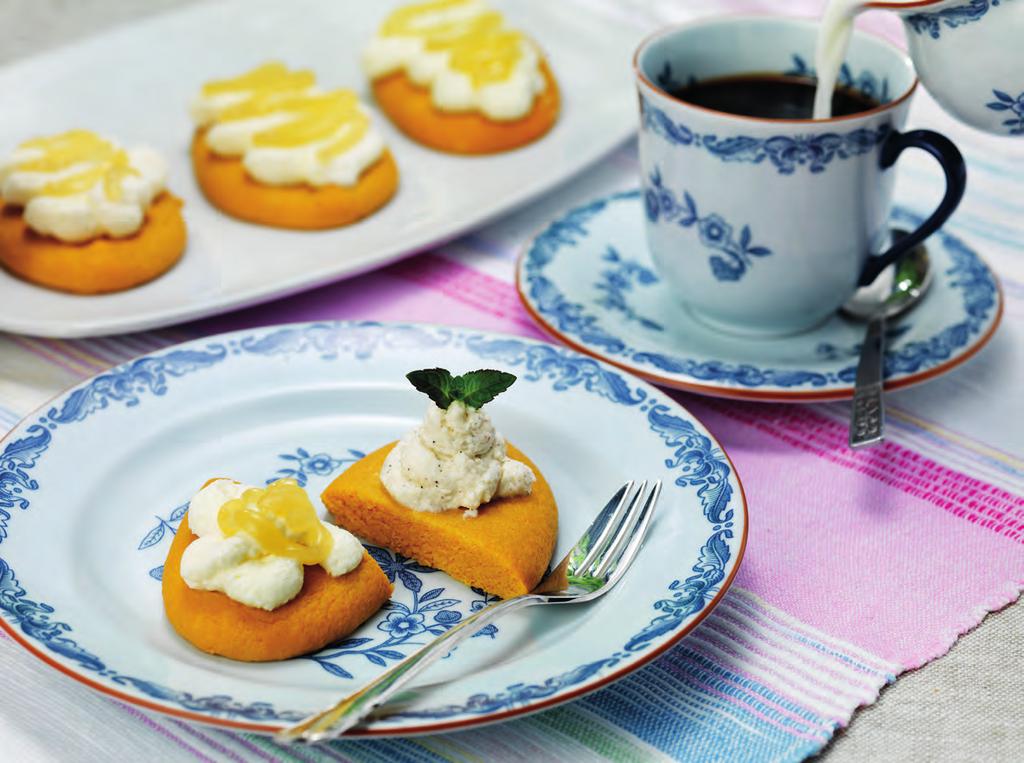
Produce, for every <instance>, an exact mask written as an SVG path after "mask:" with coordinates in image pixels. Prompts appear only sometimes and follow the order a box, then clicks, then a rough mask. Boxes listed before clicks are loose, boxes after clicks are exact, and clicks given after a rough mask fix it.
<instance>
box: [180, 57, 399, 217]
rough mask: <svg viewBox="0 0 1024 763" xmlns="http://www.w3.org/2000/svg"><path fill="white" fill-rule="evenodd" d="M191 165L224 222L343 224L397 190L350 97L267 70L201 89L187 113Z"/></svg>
mask: <svg viewBox="0 0 1024 763" xmlns="http://www.w3.org/2000/svg"><path fill="white" fill-rule="evenodd" d="M191 113H192V118H193V121H194V122H195V124H196V131H195V135H194V136H193V140H192V165H193V168H194V170H195V174H196V178H197V179H198V181H199V185H200V187H201V188H202V189H203V193H204V194H206V197H207V198H208V199H209V200H210V201H211V202H212V203H213V204H214V205H215V206H216V207H218V208H220V209H221V210H223V211H224V212H227V213H228V214H230V215H232V216H234V217H237V218H240V219H242V220H247V221H249V222H255V223H260V224H263V225H272V226H278V227H283V228H299V229H318V228H334V227H338V226H342V225H348V224H350V223H353V222H355V221H357V220H360V219H362V218H364V217H366V216H367V215H370V214H372V213H373V212H375V211H376V210H378V209H379V208H380V207H382V206H383V205H384V204H386V203H387V201H388V200H389V199H390V198H391V197H392V196H393V195H394V193H395V191H396V189H397V188H398V168H397V166H396V165H395V161H394V159H393V158H392V156H391V152H390V151H389V150H388V148H387V145H386V144H385V142H384V139H383V138H382V137H381V135H380V133H379V132H378V131H377V130H376V129H375V128H374V126H373V123H372V120H371V118H370V114H369V112H368V111H367V110H366V108H365V107H364V106H363V105H362V104H361V103H360V102H359V99H358V98H357V96H356V94H355V93H354V92H352V91H351V90H344V89H339V90H323V89H321V88H320V87H318V86H317V84H316V78H315V76H314V75H313V73H312V72H309V71H304V70H291V69H289V68H288V67H286V66H285V65H284V64H282V63H279V62H270V63H267V64H264V65H262V66H259V67H257V68H255V69H253V70H251V71H249V72H246V73H244V74H242V75H240V76H237V77H233V78H230V79H223V80H216V81H213V82H208V83H206V84H205V85H203V87H202V89H201V91H200V92H199V94H198V95H197V96H196V98H195V99H194V100H193V102H192V105H191Z"/></svg>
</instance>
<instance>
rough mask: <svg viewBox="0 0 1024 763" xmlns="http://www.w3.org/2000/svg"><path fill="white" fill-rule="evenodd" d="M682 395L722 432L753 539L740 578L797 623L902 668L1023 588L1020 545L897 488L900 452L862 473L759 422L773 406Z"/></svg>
mask: <svg viewBox="0 0 1024 763" xmlns="http://www.w3.org/2000/svg"><path fill="white" fill-rule="evenodd" d="M680 398H681V399H682V400H683V402H684V404H685V405H687V407H689V408H690V409H691V410H692V411H693V412H694V413H695V414H696V415H697V416H698V417H700V418H701V419H702V420H703V421H704V422H705V424H707V426H708V427H709V428H710V429H711V431H712V432H713V433H714V434H715V435H716V436H717V437H719V438H720V439H721V441H722V443H723V445H724V446H725V448H726V449H727V450H728V452H729V455H730V457H731V458H732V460H733V462H734V463H735V465H736V469H737V471H738V472H739V474H740V475H741V477H742V479H743V484H744V487H745V489H746V492H747V500H748V503H749V505H750V510H751V518H750V536H749V540H748V552H747V556H746V559H745V561H744V564H743V566H742V567H741V568H740V572H739V575H738V576H737V581H736V582H737V583H738V584H739V585H741V586H743V587H745V588H747V589H749V590H751V591H754V592H755V593H757V594H758V595H759V596H761V597H762V598H764V599H765V600H766V601H768V602H769V603H771V604H773V605H774V606H776V607H779V608H780V609H782V610H783V611H785V612H787V613H788V614H790V615H792V616H794V617H796V618H797V619H799V620H801V621H803V622H805V623H807V624H809V625H813V626H815V627H817V628H819V629H820V630H822V631H824V632H826V633H829V634H831V635H833V636H836V637H838V638H842V639H844V640H846V641H849V642H851V643H853V644H856V645H857V646H860V647H861V648H864V649H867V650H869V651H870V652H872V653H874V654H877V655H879V656H880V657H883V658H885V659H887V660H891V661H893V662H895V663H897V664H898V665H899V666H901V667H902V668H903V669H909V668H913V667H918V666H920V665H922V664H924V663H925V662H927V661H929V660H931V659H934V658H935V657H937V656H939V655H941V654H944V653H945V652H946V651H947V650H948V649H949V647H950V646H951V645H952V644H953V642H954V641H955V640H956V637H957V636H958V635H960V634H961V633H963V632H965V631H967V630H969V629H970V628H973V627H974V626H975V625H977V623H978V622H979V621H980V620H981V618H982V616H983V615H984V613H985V612H987V611H991V610H994V609H999V608H1001V607H1003V606H1005V605H1007V604H1009V603H1010V602H1012V601H1014V600H1015V599H1016V598H1017V596H1018V592H1019V591H1020V590H1021V588H1022V587H1024V551H1022V550H1021V546H1020V544H1019V543H1018V542H1016V541H1015V540H1012V539H1010V538H1007V537H1004V536H1003V535H1001V534H999V533H998V532H993V531H992V530H991V529H987V528H984V527H981V526H979V525H978V524H972V523H970V522H964V521H963V520H962V519H961V518H960V517H959V516H957V515H956V514H954V513H953V512H951V511H936V510H935V509H936V505H935V504H934V503H933V502H932V501H931V500H929V497H927V496H925V497H922V496H921V495H918V494H915V492H914V491H910V490H905V489H902V487H899V486H906V485H908V484H909V483H908V482H907V481H906V478H905V477H904V476H899V477H894V478H892V479H887V478H886V477H887V475H889V474H890V473H896V474H901V473H902V470H903V466H902V465H901V463H900V460H901V459H902V458H903V457H904V456H905V455H906V454H903V453H899V452H898V451H893V450H892V449H889V448H883V449H881V450H877V451H875V453H874V454H873V455H870V456H865V458H871V459H872V463H873V468H872V470H871V473H870V474H869V473H867V472H866V471H865V470H860V469H855V468H850V467H849V466H848V465H846V464H844V463H842V462H841V460H840V459H830V458H821V457H807V455H801V454H807V453H808V452H809V451H808V449H807V448H803V447H799V444H798V442H797V441H798V440H799V435H798V434H797V432H798V431H799V430H794V431H791V432H789V433H788V434H787V437H784V438H783V437H780V436H779V435H778V431H777V427H776V426H775V425H774V424H771V425H768V424H765V422H773V421H775V419H777V418H779V416H781V415H782V414H780V413H776V412H773V408H780V406H763V407H756V406H743V405H739V406H737V405H735V404H733V403H722V402H718V401H715V402H709V401H707V400H699V399H697V398H694V397H689V396H683V395H680ZM736 410H741V411H743V413H742V414H734V411H736ZM793 410H794V409H788V411H789V412H790V413H791V415H792V416H793V417H796V419H799V418H800V417H801V416H803V415H812V414H810V413H809V412H804V413H803V414H800V413H797V412H793ZM758 411H762V415H761V416H757V415H756V413H757V412H758ZM794 446H796V447H795V448H794ZM816 447H818V446H816ZM894 453H895V454H896V455H895V456H894V455H893V454H894ZM815 455H816V456H817V453H815ZM858 457H859V456H858ZM936 468H937V469H941V467H938V466H936ZM865 476H869V477H872V478H871V479H865ZM947 476H949V477H950V478H951V479H952V478H953V477H954V476H955V473H952V472H950V474H949V475H947ZM921 492H927V491H924V490H922V491H921ZM980 492H984V493H985V494H986V495H993V494H995V493H996V491H995V489H994V488H990V487H986V488H985V489H984V490H983V491H980ZM1015 498H1016V497H1014V496H1009V495H1008V497H1007V500H1008V502H1010V499H1015ZM821 539H826V540H825V541H824V542H822V540H821Z"/></svg>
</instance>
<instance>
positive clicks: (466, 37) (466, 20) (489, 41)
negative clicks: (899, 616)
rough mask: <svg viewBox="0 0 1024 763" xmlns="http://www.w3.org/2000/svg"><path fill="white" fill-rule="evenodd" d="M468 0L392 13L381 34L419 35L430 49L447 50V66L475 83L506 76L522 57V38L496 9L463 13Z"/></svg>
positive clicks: (449, 0) (437, 2)
mask: <svg viewBox="0 0 1024 763" xmlns="http://www.w3.org/2000/svg"><path fill="white" fill-rule="evenodd" d="M474 6H475V4H474V3H471V2H467V0H433V1H432V2H427V3H418V4H416V5H411V6H406V7H404V8H400V9H398V10H397V11H395V12H394V13H393V14H391V16H389V17H388V19H387V20H386V21H385V22H384V25H383V26H382V27H381V31H380V33H381V35H382V36H384V37H418V38H420V39H422V40H423V44H424V47H425V48H426V49H427V50H428V51H432V52H447V53H448V54H449V59H448V63H449V66H450V67H451V68H452V69H454V70H455V71H457V72H460V73H462V74H465V75H466V76H467V77H469V79H470V81H471V82H472V83H473V86H474V87H481V86H483V85H488V84H492V83H495V82H503V81H505V80H506V79H508V78H509V77H510V76H511V74H512V72H513V70H514V69H515V67H516V64H518V63H519V61H520V59H521V58H522V46H523V43H524V41H525V39H526V38H525V36H524V35H523V34H522V33H521V32H518V31H515V30H511V29H505V28H504V19H503V18H502V15H501V14H500V13H498V12H497V11H492V10H486V11H484V12H482V13H475V14H473V15H464V14H459V13H457V12H458V10H459V9H460V8H463V7H464V8H467V9H472V8H474Z"/></svg>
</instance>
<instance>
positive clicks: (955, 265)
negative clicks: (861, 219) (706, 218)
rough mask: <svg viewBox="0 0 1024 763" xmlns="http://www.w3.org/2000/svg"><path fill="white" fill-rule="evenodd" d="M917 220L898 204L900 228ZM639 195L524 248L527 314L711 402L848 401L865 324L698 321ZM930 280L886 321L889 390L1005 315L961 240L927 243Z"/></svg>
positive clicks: (629, 194)
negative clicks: (785, 326)
mask: <svg viewBox="0 0 1024 763" xmlns="http://www.w3.org/2000/svg"><path fill="white" fill-rule="evenodd" d="M921 220H922V216H921V215H918V214H917V213H916V212H914V211H911V210H909V209H906V208H903V207H896V208H895V209H894V211H893V213H892V218H891V224H892V226H893V227H894V228H910V229H913V228H915V227H917V226H918V225H919V224H920V222H921ZM643 221H644V213H643V198H642V196H641V192H640V191H639V190H634V191H624V192H620V193H616V194H613V195H611V196H606V197H602V198H599V199H596V200H594V201H592V202H590V203H588V204H586V205H584V206H581V207H578V208H576V209H573V210H572V211H570V212H568V213H567V214H565V215H563V216H562V217H560V218H559V219H557V220H555V221H554V222H552V223H551V224H550V225H548V226H547V227H546V228H544V229H543V230H542V231H541V232H540V233H538V234H537V235H536V236H535V237H534V238H533V239H532V240H530V241H529V242H527V244H526V246H525V248H524V250H523V253H522V255H521V256H520V259H519V264H518V268H517V274H516V281H517V287H518V290H519V296H520V298H521V299H522V301H523V304H524V305H525V307H526V309H527V311H528V312H529V313H530V315H531V316H532V317H533V318H534V319H535V320H536V321H537V322H538V323H539V324H540V325H541V326H542V327H543V328H544V329H545V331H547V332H548V333H550V334H551V335H553V336H554V337H556V338H557V339H559V340H560V341H562V342H564V343H565V344H567V345H569V346H571V347H573V348H575V349H577V350H579V351H581V352H584V353H587V354H589V355H592V356H594V357H597V358H600V359H601V360H604V361H607V362H609V363H612V364H614V365H617V366H619V367H620V368H623V369H626V370H628V371H630V372H632V373H634V374H636V375H638V376H641V377H643V378H645V379H647V380H648V381H651V382H654V383H655V384H659V385H662V386H665V387H672V388H676V389H682V390H686V391H689V392H696V393H699V394H704V395H711V396H715V397H724V398H734V399H742V400H763V401H766V402H772V401H773V402H812V401H826V400H843V399H848V398H850V397H852V396H853V382H854V377H855V375H856V368H857V360H858V357H859V354H860V347H861V343H862V342H863V338H864V331H865V324H864V323H861V322H858V321H855V320H851V319H847V318H844V317H841V316H840V315H838V314H837V315H834V316H833V317H832V318H830V319H829V320H827V321H826V322H825V323H823V324H821V325H819V326H817V327H815V328H813V329H811V330H809V331H805V332H803V333H800V334H796V335H792V336H785V337H777V338H776V337H772V338H765V337H743V336H737V335H734V334H727V333H723V332H721V331H718V330H715V329H713V328H710V327H708V326H707V325H706V324H704V323H702V322H700V321H699V320H697V319H696V318H694V317H693V316H692V315H691V314H690V313H689V312H688V311H687V309H686V308H685V307H684V306H683V305H682V304H681V303H680V302H679V301H678V299H677V298H676V296H675V295H674V294H673V293H672V291H671V289H670V288H669V286H668V285H667V284H666V283H664V282H663V281H662V280H661V278H660V277H659V276H658V272H657V270H656V269H655V266H654V263H653V261H652V259H651V256H650V253H649V252H648V250H647V243H646V239H645V236H644V222H643ZM926 246H927V248H928V253H929V256H930V257H931V262H932V267H933V268H934V274H935V278H934V281H933V284H932V287H931V289H930V290H929V292H928V293H927V294H926V295H925V297H924V299H922V301H921V303H920V304H919V305H918V306H917V307H915V308H914V309H913V310H912V311H910V312H909V313H907V314H906V315H905V316H903V317H901V318H899V319H896V320H893V321H890V323H889V325H888V330H887V347H886V355H885V379H886V382H885V383H886V389H898V388H902V387H907V386H910V385H913V384H918V383H920V382H924V381H927V380H928V379H932V378H934V377H936V376H938V375H940V374H943V373H946V372H947V371H950V370H952V369H953V368H955V367H957V366H959V365H960V364H961V363H963V362H965V361H966V360H967V359H968V358H970V357H971V356H972V355H974V353H976V352H977V351H978V350H980V349H981V348H982V347H983V346H984V345H985V343H986V342H988V340H989V339H990V338H991V336H992V334H993V333H994V332H995V330H996V327H997V326H998V324H999V320H1000V318H1001V316H1002V310H1003V299H1002V293H1001V291H1000V288H999V283H998V281H997V280H996V278H995V276H994V275H993V273H992V271H991V270H990V269H989V268H988V266H987V265H986V264H985V262H984V261H983V260H982V259H981V258H980V257H979V256H978V255H977V253H975V251H974V250H973V249H972V248H971V247H970V246H969V245H968V244H966V243H965V242H963V241H962V240H961V239H960V238H959V237H957V236H955V235H954V234H952V233H950V232H948V231H946V230H941V231H939V232H938V233H936V234H935V235H934V236H932V237H931V238H930V239H928V241H927V243H926Z"/></svg>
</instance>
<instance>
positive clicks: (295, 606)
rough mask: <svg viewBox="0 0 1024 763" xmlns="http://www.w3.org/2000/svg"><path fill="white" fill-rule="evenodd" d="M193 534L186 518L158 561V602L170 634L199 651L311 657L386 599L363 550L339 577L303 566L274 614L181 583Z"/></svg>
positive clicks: (386, 590) (382, 581)
mask: <svg viewBox="0 0 1024 763" xmlns="http://www.w3.org/2000/svg"><path fill="white" fill-rule="evenodd" d="M196 537H197V536H195V535H193V534H192V531H191V530H189V527H188V515H187V514H186V515H185V518H184V519H183V520H182V522H181V527H180V528H179V529H178V532H177V534H176V535H175V536H174V542H173V543H172V544H171V549H170V551H169V552H168V554H167V561H166V562H165V563H164V574H163V598H164V610H165V611H166V613H167V619H168V620H169V621H170V623H171V625H172V626H174V630H176V631H177V632H178V634H179V635H181V636H182V637H183V638H184V639H186V640H187V641H189V642H191V643H192V644H193V645H194V646H196V647H197V648H199V649H201V650H202V651H204V652H209V653H211V654H218V655H221V656H224V657H230V658H231V659H233V660H245V661H249V662H262V661H267V660H284V659H288V658H289V657H295V656H297V655H300V654H306V653H307V652H313V651H316V650H317V649H321V648H323V647H325V646H327V645H328V644H330V643H331V642H333V641H336V640H337V639H339V638H342V637H343V636H346V635H348V634H349V633H351V632H352V631H354V630H355V629H356V628H358V627H359V626H360V625H362V623H363V622H364V621H365V620H366V619H367V618H368V617H369V616H370V615H372V614H373V613H374V612H376V611H377V610H378V609H380V608H381V606H382V605H383V604H384V602H386V601H387V600H388V598H390V596H391V583H389V582H388V579H387V576H385V575H384V573H383V572H382V571H381V569H380V567H378V566H377V563H376V562H375V561H373V559H372V558H371V557H370V555H369V554H367V553H366V552H365V551H364V552H363V560H362V561H361V562H360V563H359V566H358V567H356V568H355V569H354V570H352V571H351V572H349V573H346V574H344V575H340V576H338V577H331V576H330V575H328V574H327V572H325V571H324V569H323V568H322V567H320V566H319V565H310V566H306V567H305V568H304V569H303V573H304V580H303V584H302V590H301V591H300V592H299V594H298V595H297V596H296V597H295V598H294V599H292V600H291V601H289V602H288V603H287V604H284V605H282V606H280V607H278V608H277V609H275V610H273V611H270V612H268V611H266V610H263V609H258V608H256V607H248V606H246V605H244V604H240V603H239V602H237V601H234V600H233V599H230V598H228V597H227V596H226V595H225V594H223V593H220V592H219V591H199V590H196V589H193V588H189V586H188V584H186V583H185V581H184V580H183V579H182V577H181V556H182V554H183V553H185V549H186V548H187V547H188V545H189V544H190V543H191V542H192V541H193V540H195V539H196Z"/></svg>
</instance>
